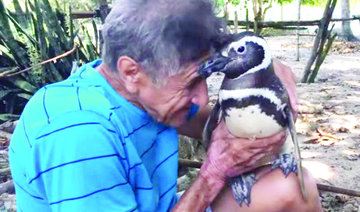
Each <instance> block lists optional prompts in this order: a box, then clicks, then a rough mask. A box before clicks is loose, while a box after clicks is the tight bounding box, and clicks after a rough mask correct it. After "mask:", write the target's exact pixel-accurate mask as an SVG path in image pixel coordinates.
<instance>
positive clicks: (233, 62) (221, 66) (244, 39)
mask: <svg viewBox="0 0 360 212" xmlns="http://www.w3.org/2000/svg"><path fill="white" fill-rule="evenodd" d="M271 61H272V59H271V53H270V49H269V47H268V45H267V43H266V41H265V40H264V38H263V37H261V36H258V35H256V34H254V33H252V32H242V33H239V34H235V35H234V36H232V37H231V39H230V40H229V41H228V42H227V43H225V45H224V46H223V48H221V49H220V51H219V52H218V53H216V54H215V55H214V57H212V58H211V59H209V60H207V61H206V62H205V63H203V65H202V66H201V67H200V69H199V74H200V75H202V76H205V77H207V76H210V75H211V73H213V72H223V73H224V74H225V77H227V78H230V79H236V78H239V77H240V76H243V75H245V74H247V73H253V72H256V71H258V70H262V69H264V68H265V69H266V68H267V67H269V66H270V64H271Z"/></svg>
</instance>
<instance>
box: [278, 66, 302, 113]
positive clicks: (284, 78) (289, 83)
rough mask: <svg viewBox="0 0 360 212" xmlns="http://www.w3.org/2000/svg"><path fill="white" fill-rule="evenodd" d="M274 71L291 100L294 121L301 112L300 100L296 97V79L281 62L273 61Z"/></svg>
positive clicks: (289, 69)
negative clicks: (299, 108)
mask: <svg viewBox="0 0 360 212" xmlns="http://www.w3.org/2000/svg"><path fill="white" fill-rule="evenodd" d="M273 66H274V71H275V74H276V76H277V77H279V79H280V80H281V82H282V83H283V85H284V86H285V89H286V90H287V92H288V94H289V98H290V104H291V108H292V110H293V115H294V120H295V119H296V117H297V114H298V112H299V110H298V104H299V102H298V98H297V95H296V78H295V75H294V73H293V72H292V71H291V68H290V67H289V66H286V65H284V64H282V63H281V62H280V61H279V60H275V59H274V60H273Z"/></svg>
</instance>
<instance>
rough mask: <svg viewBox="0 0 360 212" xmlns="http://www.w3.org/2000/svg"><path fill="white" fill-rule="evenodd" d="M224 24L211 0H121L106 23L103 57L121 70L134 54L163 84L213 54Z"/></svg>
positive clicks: (115, 5)
mask: <svg viewBox="0 0 360 212" xmlns="http://www.w3.org/2000/svg"><path fill="white" fill-rule="evenodd" d="M221 28H223V22H222V21H221V20H220V19H218V18H216V17H215V15H214V12H213V4H212V3H211V2H209V1H208V0H117V1H115V2H114V4H113V8H112V10H111V12H110V13H109V15H108V16H107V18H106V20H105V23H104V25H103V30H102V33H103V38H104V45H103V51H102V58H103V60H104V63H105V64H106V65H107V66H108V67H109V68H110V70H112V71H116V70H117V60H118V59H119V58H120V57H121V56H129V57H131V58H133V59H134V60H135V61H137V62H138V63H140V64H141V66H142V67H143V69H144V71H145V72H147V74H148V75H149V76H150V77H151V78H152V79H153V80H154V82H155V83H159V82H160V81H161V80H165V81H166V78H167V77H170V76H172V75H174V74H178V73H180V71H181V70H182V69H181V67H182V66H184V65H186V64H189V63H190V62H193V61H196V60H198V59H200V58H201V57H203V56H204V55H206V54H207V53H209V51H211V50H212V47H213V46H214V45H216V41H217V40H219V37H220V36H221V34H222V32H221ZM164 78H165V79H164Z"/></svg>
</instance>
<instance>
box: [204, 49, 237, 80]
mask: <svg viewBox="0 0 360 212" xmlns="http://www.w3.org/2000/svg"><path fill="white" fill-rule="evenodd" d="M230 61H231V59H230V58H228V57H224V56H222V55H221V54H216V55H215V57H213V58H211V59H209V60H207V61H205V62H204V63H203V64H202V65H201V66H200V68H199V70H198V72H199V75H200V76H202V77H204V78H207V77H208V76H210V75H211V74H212V73H213V72H220V71H221V70H222V69H224V67H225V66H226V65H227V64H228V63H229V62H230Z"/></svg>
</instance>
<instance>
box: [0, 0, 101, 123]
mask: <svg viewBox="0 0 360 212" xmlns="http://www.w3.org/2000/svg"><path fill="white" fill-rule="evenodd" d="M4 1H5V0H4ZM4 1H3V0H1V1H0V115H1V114H5V115H1V117H2V118H0V122H1V121H4V119H5V118H14V117H17V116H18V114H20V113H21V111H22V109H23V107H24V105H25V104H26V102H27V101H28V99H29V98H30V97H31V96H32V94H33V93H34V92H36V91H37V90H38V89H39V88H40V87H42V86H44V85H46V84H49V83H52V82H56V81H59V80H62V79H64V78H66V77H68V75H69V74H70V72H71V69H72V66H73V64H74V63H73V62H74V61H77V62H78V63H82V62H87V61H89V60H93V59H96V58H98V57H99V53H98V52H99V51H98V49H99V47H98V44H97V42H96V44H93V43H92V39H91V36H92V35H95V37H96V38H97V37H98V35H97V29H96V24H95V23H93V25H90V28H93V29H91V30H90V31H89V29H88V28H87V27H82V26H80V27H79V28H82V31H81V32H82V34H83V35H82V36H80V35H79V34H78V32H79V30H78V29H77V28H76V27H75V25H74V24H73V20H72V19H71V18H70V16H69V15H65V14H64V13H62V12H61V11H62V9H61V8H59V7H60V5H59V4H58V3H56V1H55V5H56V6H55V7H54V1H53V2H50V1H49V0H33V1H30V0H26V2H19V1H18V0H14V1H12V4H4ZM4 5H6V7H7V8H5V6H4ZM21 5H22V6H21ZM23 8H25V11H24V10H23ZM89 32H91V34H90V33H89ZM83 37H84V38H85V39H84V40H83V41H82V40H81V39H83ZM74 44H76V45H77V46H80V47H79V48H77V50H76V52H74V53H72V54H71V55H69V56H68V57H66V58H62V59H59V60H57V61H56V63H48V64H46V65H44V66H37V67H36V68H34V69H32V70H30V71H27V72H24V73H21V74H18V75H14V76H7V75H4V73H5V72H8V71H9V70H12V71H14V70H15V71H18V70H23V69H25V68H28V67H32V66H35V65H37V64H39V63H40V62H42V61H44V60H47V59H50V58H53V57H56V56H58V55H60V54H63V53H65V52H67V51H69V50H71V49H72V48H73V46H74ZM75 64H76V63H75Z"/></svg>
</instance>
